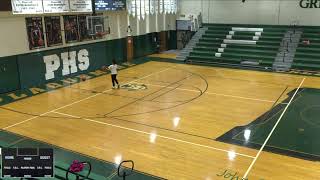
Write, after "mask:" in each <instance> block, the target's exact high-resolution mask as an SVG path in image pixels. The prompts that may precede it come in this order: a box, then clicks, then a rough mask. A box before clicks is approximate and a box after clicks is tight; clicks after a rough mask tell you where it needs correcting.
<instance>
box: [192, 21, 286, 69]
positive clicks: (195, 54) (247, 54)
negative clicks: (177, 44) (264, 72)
mask: <svg viewBox="0 0 320 180" xmlns="http://www.w3.org/2000/svg"><path fill="white" fill-rule="evenodd" d="M205 26H206V27H208V30H207V31H206V32H205V34H204V35H203V36H202V37H201V38H200V39H199V42H198V43H197V44H196V46H195V47H194V48H193V51H192V52H191V53H190V55H189V56H188V57H187V60H190V61H192V62H201V63H227V64H229V63H230V64H233V65H240V63H241V62H242V61H248V60H249V61H256V62H259V64H260V65H261V66H263V67H265V66H267V67H272V63H273V61H274V59H275V57H276V55H277V53H278V49H279V46H280V43H281V41H282V38H283V36H284V33H285V32H286V31H287V29H286V27H285V26H268V25H261V26H260V25H232V24H229V25H228V24H206V25H205ZM232 27H247V28H250V27H252V28H263V32H262V36H261V37H260V38H259V40H258V41H257V44H255V45H252V44H227V47H226V48H225V49H224V52H222V53H221V57H216V56H215V53H217V52H218V48H221V44H222V43H223V40H224V39H227V35H229V31H232ZM254 35H255V32H250V31H241V32H240V31H236V32H235V33H234V34H233V35H232V39H233V40H253V39H252V38H253V36H254Z"/></svg>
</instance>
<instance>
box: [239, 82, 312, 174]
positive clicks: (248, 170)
mask: <svg viewBox="0 0 320 180" xmlns="http://www.w3.org/2000/svg"><path fill="white" fill-rule="evenodd" d="M305 79H306V78H303V79H302V81H301V83H300V85H299V87H298V88H297V90H296V91H295V92H294V94H293V96H292V97H291V99H290V101H289V103H288V104H287V106H286V108H285V109H284V110H283V112H282V114H281V115H280V117H279V119H278V121H277V122H276V124H275V125H274V126H273V128H272V130H271V132H270V133H269V135H268V137H267V139H266V140H265V141H264V143H263V145H262V146H261V148H260V150H259V152H258V153H257V155H256V157H255V158H254V159H253V161H252V162H251V164H250V166H249V168H248V169H247V171H246V173H245V174H244V176H243V179H246V178H247V176H248V174H249V172H250V171H251V169H252V167H253V165H254V164H255V162H256V161H257V159H258V158H259V156H260V154H261V152H262V150H263V149H264V147H265V146H266V144H267V142H268V141H269V139H270V137H271V135H272V133H273V132H274V130H275V129H276V127H277V126H278V124H279V122H280V120H281V119H282V117H283V115H284V114H285V112H286V111H287V109H288V107H289V106H290V104H291V102H292V100H293V99H294V97H295V96H296V95H297V93H298V91H299V89H300V88H301V86H302V84H303V82H304V80H305Z"/></svg>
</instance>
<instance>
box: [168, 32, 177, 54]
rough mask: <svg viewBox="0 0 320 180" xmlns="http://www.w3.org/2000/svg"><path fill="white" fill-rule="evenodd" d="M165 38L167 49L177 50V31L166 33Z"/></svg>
mask: <svg viewBox="0 0 320 180" xmlns="http://www.w3.org/2000/svg"><path fill="white" fill-rule="evenodd" d="M167 38H168V39H167V43H168V44H167V47H168V49H169V50H170V49H177V31H168V33H167Z"/></svg>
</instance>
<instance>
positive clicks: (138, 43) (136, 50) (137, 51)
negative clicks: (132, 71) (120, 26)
mask: <svg viewBox="0 0 320 180" xmlns="http://www.w3.org/2000/svg"><path fill="white" fill-rule="evenodd" d="M154 36H155V33H149V34H145V35H141V36H134V37H133V57H134V58H138V57H142V56H146V55H150V54H152V53H155V52H156V48H157V44H156V42H155V41H154Z"/></svg>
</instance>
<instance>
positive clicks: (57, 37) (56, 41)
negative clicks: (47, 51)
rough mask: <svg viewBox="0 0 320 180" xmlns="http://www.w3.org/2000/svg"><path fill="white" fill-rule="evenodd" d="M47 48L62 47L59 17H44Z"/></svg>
mask: <svg viewBox="0 0 320 180" xmlns="http://www.w3.org/2000/svg"><path fill="white" fill-rule="evenodd" d="M44 23H45V27H46V37H47V46H48V47H51V46H58V45H62V36H61V24H60V16H51V17H44Z"/></svg>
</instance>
